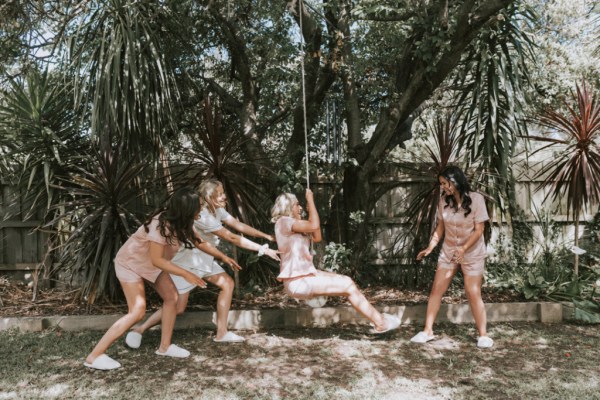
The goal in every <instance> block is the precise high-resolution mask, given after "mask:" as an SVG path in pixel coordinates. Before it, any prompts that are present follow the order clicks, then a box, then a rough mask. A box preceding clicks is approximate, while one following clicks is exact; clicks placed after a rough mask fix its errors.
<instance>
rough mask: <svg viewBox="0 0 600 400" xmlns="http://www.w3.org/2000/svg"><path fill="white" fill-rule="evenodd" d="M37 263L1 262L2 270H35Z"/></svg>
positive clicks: (0, 269)
mask: <svg viewBox="0 0 600 400" xmlns="http://www.w3.org/2000/svg"><path fill="white" fill-rule="evenodd" d="M37 265H38V264H37V263H16V264H0V271H33V270H35V267H36V266H37Z"/></svg>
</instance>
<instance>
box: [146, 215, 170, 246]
mask: <svg viewBox="0 0 600 400" xmlns="http://www.w3.org/2000/svg"><path fill="white" fill-rule="evenodd" d="M147 238H148V240H149V241H151V242H156V243H158V244H162V245H163V246H166V245H167V239H166V238H165V237H164V236H163V235H161V234H160V230H159V229H158V218H153V219H152V222H151V223H150V225H148V236H147Z"/></svg>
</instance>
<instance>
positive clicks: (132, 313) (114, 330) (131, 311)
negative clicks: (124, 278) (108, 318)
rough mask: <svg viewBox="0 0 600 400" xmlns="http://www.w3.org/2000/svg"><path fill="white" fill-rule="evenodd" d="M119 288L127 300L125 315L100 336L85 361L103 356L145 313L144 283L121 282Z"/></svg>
mask: <svg viewBox="0 0 600 400" xmlns="http://www.w3.org/2000/svg"><path fill="white" fill-rule="evenodd" d="M121 287H122V288H123V292H124V293H125V299H126V300H127V307H128V311H127V314H126V315H124V316H123V317H121V318H119V319H118V320H117V321H116V322H115V323H114V324H112V326H111V327H110V328H108V330H107V331H106V333H105V334H104V336H102V339H100V341H99V342H98V344H97V345H96V347H94V350H92V352H91V353H90V354H89V355H88V356H87V358H86V359H85V361H86V362H88V363H92V362H94V360H95V359H96V358H97V357H98V356H100V355H102V354H104V353H105V352H106V350H107V349H108V348H109V347H110V345H111V344H113V343H114V342H115V341H116V340H117V339H118V338H119V337H121V336H122V335H123V334H124V333H125V332H127V330H128V329H129V328H131V327H132V326H133V324H135V323H136V322H138V321H140V320H141V319H142V318H144V315H145V313H146V293H145V291H144V282H121Z"/></svg>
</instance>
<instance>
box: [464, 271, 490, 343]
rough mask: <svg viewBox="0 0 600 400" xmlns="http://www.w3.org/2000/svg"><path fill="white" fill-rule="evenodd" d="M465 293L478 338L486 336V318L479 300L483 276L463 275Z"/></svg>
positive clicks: (483, 306) (481, 301) (481, 302)
mask: <svg viewBox="0 0 600 400" xmlns="http://www.w3.org/2000/svg"><path fill="white" fill-rule="evenodd" d="M464 278H465V293H466V294H467V299H468V300H469V305H470V306H471V313H473V319H474V320H475V326H476V327H477V330H478V331H479V336H487V330H486V325H487V316H486V313H485V305H484V304H483V300H482V299H481V281H482V278H483V276H482V275H476V276H469V275H465V276H464Z"/></svg>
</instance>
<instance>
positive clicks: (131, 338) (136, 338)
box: [125, 331, 142, 349]
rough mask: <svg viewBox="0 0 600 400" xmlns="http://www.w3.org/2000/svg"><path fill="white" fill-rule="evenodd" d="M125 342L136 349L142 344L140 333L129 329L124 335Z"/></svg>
mask: <svg viewBox="0 0 600 400" xmlns="http://www.w3.org/2000/svg"><path fill="white" fill-rule="evenodd" d="M125 343H126V344H127V346H129V347H131V348H132V349H138V348H139V347H140V345H141V344H142V334H141V333H137V332H134V331H129V333H127V336H125Z"/></svg>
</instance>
